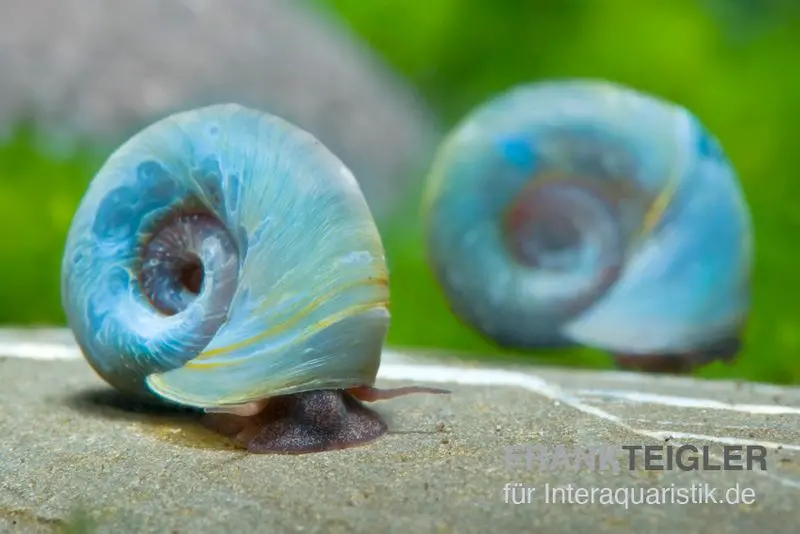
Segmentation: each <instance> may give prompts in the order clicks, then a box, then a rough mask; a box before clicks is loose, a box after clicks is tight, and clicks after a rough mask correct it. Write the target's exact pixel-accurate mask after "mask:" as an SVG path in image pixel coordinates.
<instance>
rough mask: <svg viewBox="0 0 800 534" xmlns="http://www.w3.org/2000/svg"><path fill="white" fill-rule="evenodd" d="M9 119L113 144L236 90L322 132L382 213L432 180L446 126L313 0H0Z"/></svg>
mask: <svg viewBox="0 0 800 534" xmlns="http://www.w3.org/2000/svg"><path fill="white" fill-rule="evenodd" d="M0 73H2V75H0V128H2V129H3V130H4V131H5V134H6V135H7V134H8V132H9V131H10V129H11V128H12V127H14V126H16V125H17V124H18V123H19V122H20V121H33V123H34V124H35V125H36V126H37V129H39V130H40V131H41V132H44V133H45V134H46V136H45V140H46V143H47V148H48V149H53V150H57V151H58V152H57V153H58V154H69V153H70V152H71V151H72V150H74V149H75V148H76V147H77V146H78V145H80V144H82V143H88V144H89V146H90V147H99V150H100V151H101V153H103V154H107V153H108V151H110V150H111V149H113V148H114V146H116V145H117V144H119V143H120V142H122V141H124V139H125V138H126V137H128V136H129V135H131V134H132V133H134V132H135V131H136V130H138V129H140V128H141V127H143V126H145V125H146V124H148V123H150V122H152V121H154V120H157V119H159V118H161V117H163V116H165V115H167V114H168V113H171V112H174V111H178V110H182V109H188V108H191V107H196V106H201V105H206V104H212V103H217V102H223V101H235V102H238V103H241V104H243V105H248V106H252V107H256V108H259V109H262V110H264V111H269V112H272V113H275V114H277V115H280V116H282V117H284V118H286V119H288V120H290V121H292V122H294V123H296V124H298V125H300V126H302V127H303V128H305V129H307V130H309V131H310V132H312V133H313V134H315V135H316V136H317V137H318V138H319V139H320V140H321V141H322V142H323V143H324V144H326V145H327V146H328V147H329V148H330V149H331V150H333V151H334V152H335V153H337V155H339V157H341V158H342V159H343V160H344V161H345V163H347V164H348V165H349V166H350V167H351V168H352V170H353V172H354V173H355V174H356V176H357V177H358V179H359V180H360V182H361V183H362V187H363V189H364V193H365V195H366V196H367V200H368V201H369V202H370V204H371V205H372V208H373V210H374V211H375V215H376V216H378V217H382V216H384V215H385V214H387V213H389V212H391V209H392V207H393V205H394V204H396V203H397V202H398V201H399V200H400V199H402V197H403V195H405V194H407V192H408V191H409V188H410V187H411V185H410V182H412V181H414V180H419V177H420V169H422V170H425V167H426V166H427V165H428V163H429V159H430V156H431V153H432V149H433V146H434V143H435V142H436V140H437V139H438V138H439V134H438V131H437V128H438V126H437V125H436V121H435V120H434V119H433V118H432V117H431V114H430V112H429V111H428V110H427V109H426V107H425V106H424V104H422V102H421V100H420V98H419V97H418V96H417V95H416V94H415V93H414V92H413V91H412V89H411V88H410V87H408V86H407V84H406V83H405V82H404V81H403V80H401V79H400V78H399V77H398V75H396V74H395V73H394V72H392V71H391V70H390V69H389V68H388V67H387V66H386V65H385V64H384V62H383V61H382V60H380V59H379V58H378V57H377V56H376V54H374V53H373V52H372V51H371V50H370V49H369V48H368V46H367V45H366V44H365V43H363V42H361V41H360V40H359V39H358V38H357V37H355V36H354V35H353V34H352V32H350V31H349V30H348V29H347V27H346V25H345V24H343V23H342V22H341V21H339V20H337V19H336V18H335V17H334V16H332V15H330V14H324V13H322V12H321V11H317V10H312V9H310V7H309V6H307V5H306V3H305V2H303V1H302V0H260V1H255V0H226V1H225V2H213V1H210V0H175V1H171V2H162V1H161V0H137V1H135V2H108V1H105V0H0Z"/></svg>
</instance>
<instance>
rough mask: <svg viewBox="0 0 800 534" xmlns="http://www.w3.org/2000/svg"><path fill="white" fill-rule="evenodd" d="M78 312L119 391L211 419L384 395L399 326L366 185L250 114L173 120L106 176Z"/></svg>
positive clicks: (76, 279)
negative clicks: (265, 405)
mask: <svg viewBox="0 0 800 534" xmlns="http://www.w3.org/2000/svg"><path fill="white" fill-rule="evenodd" d="M62 301H63V306H64V309H65V312H66V314H67V318H68V322H69V326H70V328H71V329H72V331H73V333H74V335H75V337H76V340H77V342H78V344H79V345H80V347H81V349H82V351H83V353H84V354H85V356H86V358H87V360H88V361H89V363H90V364H91V365H92V367H93V368H94V369H95V370H96V371H97V373H98V374H99V375H100V376H101V377H103V378H104V379H105V380H106V381H108V382H109V383H110V384H112V385H114V386H115V387H117V388H118V389H120V390H123V391H126V392H129V393H134V394H145V395H149V394H153V393H154V394H156V395H157V396H159V397H161V398H163V399H167V400H170V401H173V402H176V403H180V404H185V405H190V406H196V407H215V406H226V405H236V404H244V403H247V402H251V401H254V400H258V399H262V398H266V397H270V396H274V395H283V394H290V393H298V392H305V391H311V390H317V389H326V388H349V387H358V386H362V385H371V384H373V383H374V380H375V375H376V373H377V369H378V366H379V363H380V351H381V348H382V344H383V342H384V338H385V335H386V332H387V330H388V325H389V312H388V302H389V289H388V272H387V268H386V263H385V258H384V251H383V246H382V243H381V239H380V236H379V234H378V231H377V228H376V225H375V223H374V220H373V217H372V215H371V213H370V210H369V208H368V206H367V204H366V202H365V200H364V197H363V195H362V192H361V190H360V189H359V187H358V185H357V183H356V180H355V178H354V177H353V175H352V173H351V172H350V171H349V170H348V169H347V168H346V167H345V165H344V164H343V163H342V162H341V161H340V160H339V159H338V158H337V157H336V156H335V155H333V154H332V153H331V152H330V151H329V150H328V149H327V148H325V147H324V146H323V145H322V144H320V143H319V141H317V140H316V139H315V138H314V137H313V136H311V135H310V134H309V133H307V132H305V131H303V130H302V129H300V128H298V127H296V126H294V125H292V124H290V123H288V122H287V121H285V120H283V119H280V118H278V117H275V116H273V115H270V114H267V113H262V112H260V111H257V110H253V109H248V108H245V107H242V106H239V105H236V104H222V105H215V106H209V107H204V108H199V109H194V110H190V111H184V112H179V113H176V114H174V115H171V116H169V117H166V118H164V119H162V120H160V121H158V122H156V123H154V124H152V125H150V126H148V127H146V128H144V129H143V130H141V131H140V132H139V133H137V134H135V135H134V136H133V137H131V138H130V139H129V140H128V141H127V142H126V143H124V144H123V145H122V146H120V147H119V148H118V149H117V150H116V151H115V152H114V153H113V154H112V155H111V156H110V157H109V158H108V159H107V160H106V162H105V163H104V165H103V166H102V168H101V169H100V170H99V172H98V173H97V174H96V175H95V177H94V179H93V180H92V182H91V183H90V185H89V188H88V190H87V191H86V193H85V195H84V197H83V199H82V200H81V203H80V205H79V207H78V210H77V212H76V214H75V216H74V219H73V221H72V225H71V227H70V230H69V234H68V237H67V243H66V249H65V253H64V261H63V265H62Z"/></svg>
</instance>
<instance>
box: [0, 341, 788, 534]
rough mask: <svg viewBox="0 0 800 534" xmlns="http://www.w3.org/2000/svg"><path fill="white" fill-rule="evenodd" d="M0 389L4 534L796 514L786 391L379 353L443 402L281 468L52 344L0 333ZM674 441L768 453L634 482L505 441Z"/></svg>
mask: <svg viewBox="0 0 800 534" xmlns="http://www.w3.org/2000/svg"><path fill="white" fill-rule="evenodd" d="M37 355H38V356H37ZM0 376H2V379H3V380H2V384H3V387H2V390H1V391H0V481H2V482H1V484H0V485H1V486H2V488H1V489H0V531H2V532H26V533H27V532H51V531H54V530H56V529H57V528H59V527H61V526H64V525H66V524H67V523H68V522H69V521H71V520H74V518H76V517H81V514H83V516H84V518H87V517H88V519H87V520H88V521H89V523H91V524H92V525H94V527H95V528H96V530H94V531H96V532H109V533H112V532H113V533H126V532H137V533H144V532H159V533H161V532H187V533H189V532H192V533H197V532H212V533H213V532H270V533H281V532H347V533H353V532H369V533H374V532H398V533H408V532H414V533H428V532H432V533H433V532H437V533H451V532H457V533H462V532H464V533H472V532H474V533H484V532H494V531H497V532H504V531H505V532H537V533H541V532H580V531H591V532H620V533H623V532H636V533H639V534H642V533H661V532H664V533H667V532H683V533H685V534H689V533H709V532H715V533H728V532H730V533H738V532H742V533H750V532H759V533H760V534H767V533H778V532H790V531H792V530H791V529H792V528H794V527H793V526H792V525H796V524H797V522H798V519H800V463H798V462H800V456H798V452H799V451H800V425H798V422H800V389H797V388H782V387H775V386H768V385H757V384H739V383H733V382H702V381H696V380H692V379H688V378H671V377H649V376H642V375H638V374H633V373H616V372H608V373H596V372H579V371H564V370H559V369H554V368H525V367H517V368H507V369H496V368H489V367H485V366H476V365H471V364H466V363H458V362H455V361H450V360H439V361H433V360H428V359H423V358H422V357H421V356H417V355H414V354H411V353H407V352H401V351H398V350H387V353H386V356H385V359H384V364H383V366H382V367H381V373H380V376H381V379H380V381H379V386H389V387H393V386H397V385H401V384H410V383H413V384H420V385H432V386H436V387H442V386H443V385H444V386H445V387H448V388H450V389H451V390H452V394H451V395H448V396H439V395H417V396H406V397H399V398H396V399H394V400H390V401H385V402H380V403H376V404H374V405H373V407H374V408H375V409H377V410H378V411H379V412H380V413H382V414H383V415H384V416H385V417H386V419H387V421H388V423H389V426H390V429H391V430H390V434H389V435H388V436H387V437H385V438H384V439H381V440H379V441H377V442H375V443H374V444H371V445H368V446H365V447H360V448H355V449H349V450H345V451H337V452H331V453H322V454H314V455H308V456H294V457H292V456H259V455H247V454H245V453H242V452H240V451H237V450H234V449H232V448H230V447H228V446H227V445H226V444H225V443H224V442H222V441H221V440H218V439H216V438H214V437H213V436H211V435H209V434H207V433H204V432H203V431H202V430H201V429H200V428H199V427H198V426H197V425H196V424H195V422H194V416H193V415H191V414H189V413H177V412H171V413H170V412H164V411H163V410H156V409H155V408H152V407H144V406H132V405H131V404H130V402H128V401H127V400H126V399H123V398H121V397H119V396H118V395H116V394H115V393H114V392H113V391H110V390H109V389H108V388H107V387H106V386H105V385H104V384H103V383H102V382H101V381H100V380H99V379H98V378H97V377H96V376H95V375H94V374H93V373H92V371H91V370H90V369H89V368H88V366H87V365H86V364H85V363H84V362H83V361H82V360H81V359H80V357H79V353H78V351H77V350H76V349H75V347H74V346H73V345H71V342H70V336H69V335H68V334H67V333H65V332H63V331H13V332H12V331H7V332H5V333H3V334H0ZM665 441H666V443H669V444H674V445H679V444H686V443H688V444H694V445H697V446H702V445H708V446H709V447H710V450H711V452H712V454H713V457H712V460H714V459H716V460H719V459H720V458H721V456H722V447H723V446H725V445H731V444H745V445H746V444H755V445H758V444H760V445H762V446H764V447H765V449H766V450H767V454H768V456H767V470H766V471H759V470H754V471H722V470H718V471H708V470H696V471H688V472H686V471H679V470H665V471H653V470H646V469H644V466H643V465H642V463H641V462H637V466H636V468H635V469H634V470H628V469H627V460H626V457H625V456H620V457H619V458H618V459H620V460H621V461H620V462H619V464H618V465H621V466H622V469H621V470H620V471H618V472H614V471H613V470H608V469H598V470H587V469H583V470H580V471H575V470H573V469H568V468H565V467H564V466H561V467H560V468H558V467H557V466H556V467H553V468H542V467H541V466H540V465H538V464H535V465H533V466H531V468H530V469H529V468H526V467H525V466H524V465H516V466H511V465H508V464H507V461H506V452H507V447H513V446H524V445H536V444H540V445H543V446H548V447H555V446H556V445H559V444H563V445H565V446H566V450H568V451H574V450H575V448H581V447H585V448H589V449H592V448H594V447H604V446H609V445H612V446H621V445H645V444H655V445H658V444H660V445H663V444H664V443H665ZM609 465H610V464H609ZM509 483H519V484H522V485H523V486H524V487H526V488H536V491H535V492H533V493H532V494H531V495H532V496H533V498H532V502H531V503H529V504H516V505H515V504H511V503H506V502H504V490H503V488H504V486H505V485H506V484H509ZM548 484H549V485H550V486H551V487H556V486H560V487H566V485H569V484H571V485H572V486H573V488H575V489H577V488H582V489H584V490H586V491H587V492H589V491H592V489H593V488H597V489H596V490H595V491H602V490H601V488H611V489H622V491H628V492H633V493H628V494H627V495H628V498H629V499H638V494H637V493H636V492H637V491H640V490H639V489H637V488H665V487H674V488H691V487H692V485H703V484H707V485H708V488H709V489H711V488H716V490H715V493H714V496H715V497H716V498H717V499H718V502H717V503H694V504H692V503H686V504H664V503H652V504H646V503H645V504H634V503H630V504H629V505H628V506H627V507H625V506H624V505H623V504H622V503H617V504H601V503H599V502H596V503H594V504H591V503H583V504H581V503H578V504H573V505H566V504H558V503H552V502H550V503H548V502H546V500H545V496H544V494H543V492H545V488H546V485H548ZM737 485H738V486H737ZM737 487H738V488H739V489H738V492H737V490H735V489H734V490H732V491H727V490H729V489H730V488H737ZM624 488H627V489H624ZM745 490H747V491H752V492H753V493H752V494H747V493H744V495H745V496H748V495H749V496H750V497H752V498H754V501H753V502H749V503H747V504H743V503H738V504H732V503H729V502H725V499H726V491H727V493H728V496H729V497H731V498H734V497H735V496H736V495H740V496H741V495H742V494H743V492H744V491H745ZM576 495H577V496H578V498H580V493H577V494H576ZM596 495H600V494H599V493H596ZM617 495H618V496H619V498H620V499H621V498H622V497H623V496H624V494H622V493H618V494H617ZM76 514H77V515H76Z"/></svg>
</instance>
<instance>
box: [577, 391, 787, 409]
mask: <svg viewBox="0 0 800 534" xmlns="http://www.w3.org/2000/svg"><path fill="white" fill-rule="evenodd" d="M575 394H576V395H578V396H580V397H582V398H586V397H606V398H614V399H622V400H626V401H629V402H639V403H643V404H658V405H660V406H675V407H679V408H698V409H708V410H729V411H733V412H742V413H751V414H759V415H786V414H793V415H800V408H795V407H793V406H778V405H762V404H729V403H725V402H720V401H716V400H712V399H699V398H690V397H676V396H672V395H659V394H655V393H644V392H641V391H625V390H614V389H578V390H576V391H575Z"/></svg>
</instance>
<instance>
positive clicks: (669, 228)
mask: <svg viewBox="0 0 800 534" xmlns="http://www.w3.org/2000/svg"><path fill="white" fill-rule="evenodd" d="M424 203H425V204H424V213H425V225H426V239H427V249H428V256H429V261H430V264H431V266H432V269H433V271H434V274H435V276H436V278H437V280H438V281H439V284H440V286H441V287H442V288H443V290H444V293H445V297H446V299H447V301H448V302H449V304H450V306H451V308H452V310H453V311H454V313H456V314H457V315H458V316H459V317H460V318H461V319H462V320H464V321H465V322H466V323H467V324H469V325H470V326H472V327H473V328H475V329H477V330H478V331H480V332H481V333H482V334H483V335H485V336H486V337H488V338H490V339H493V340H495V341H496V342H498V343H499V344H501V345H503V346H507V347H513V348H533V347H548V346H549V347H554V346H564V345H570V344H579V345H584V346H592V347H595V348H600V349H604V350H608V351H611V352H613V353H616V354H629V355H653V354H663V355H671V354H687V353H693V352H697V351H700V352H702V351H713V350H714V348H715V347H719V346H729V345H730V342H731V340H732V339H738V338H739V336H740V334H741V330H742V328H743V324H744V322H745V320H746V316H747V314H748V313H749V309H750V274H751V269H752V262H753V260H752V255H753V242H752V241H753V238H752V228H751V219H750V212H749V207H748V205H747V203H746V201H745V199H744V196H743V193H742V190H741V188H740V185H739V183H738V178H737V175H736V173H735V171H734V169H733V168H732V166H731V164H730V163H729V161H728V160H727V158H726V156H725V155H724V153H723V151H722V149H721V147H720V144H719V142H718V141H717V140H716V138H714V137H713V135H712V134H711V133H710V132H709V131H708V130H707V129H706V128H705V127H704V126H703V125H702V124H701V122H700V121H699V120H698V119H697V118H696V117H695V116H694V115H692V114H691V113H690V112H689V111H687V110H686V109H684V108H682V107H680V106H678V105H675V104H672V103H669V102H667V101H664V100H661V99H658V98H656V97H653V96H650V95H646V94H644V93H641V92H638V91H635V90H633V89H630V88H627V87H624V86H621V85H617V84H613V83H610V82H605V81H599V80H580V79H575V80H557V81H547V82H540V83H532V84H528V85H523V86H519V87H516V88H514V89H512V90H510V91H508V92H506V93H504V94H501V95H499V96H497V97H495V98H493V99H491V100H489V101H487V102H485V103H484V104H483V105H481V106H478V107H477V108H476V109H475V110H473V111H472V112H471V113H470V114H468V115H467V116H466V117H465V118H464V119H463V120H462V121H461V123H460V124H458V125H457V126H456V127H455V128H454V129H453V130H452V131H451V133H450V134H449V135H448V137H447V138H446V139H445V141H444V142H443V143H442V145H441V147H440V149H439V152H438V155H437V158H436V160H435V162H434V167H433V169H432V171H431V174H430V176H429V178H428V183H427V190H426V196H425V200H424Z"/></svg>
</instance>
